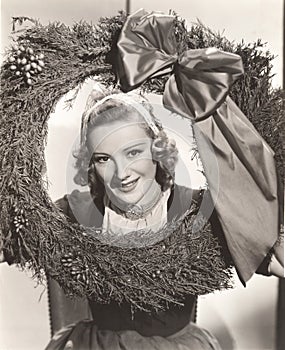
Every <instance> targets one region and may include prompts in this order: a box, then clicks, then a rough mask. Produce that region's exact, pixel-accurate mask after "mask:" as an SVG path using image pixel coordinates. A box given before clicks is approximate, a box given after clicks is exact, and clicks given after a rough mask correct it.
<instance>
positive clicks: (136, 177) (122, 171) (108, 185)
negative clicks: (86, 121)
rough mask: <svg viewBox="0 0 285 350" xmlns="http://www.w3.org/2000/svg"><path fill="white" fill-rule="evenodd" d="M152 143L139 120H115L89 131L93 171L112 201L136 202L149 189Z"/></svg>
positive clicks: (152, 173)
mask: <svg viewBox="0 0 285 350" xmlns="http://www.w3.org/2000/svg"><path fill="white" fill-rule="evenodd" d="M151 146H152V139H151V138H150V137H149V136H148V135H147V133H146V131H145V130H144V129H143V128H142V126H141V125H140V124H139V123H129V122H124V121H114V122H110V123H107V124H104V125H100V126H96V127H95V128H94V129H93V130H92V131H91V132H90V133H89V135H88V148H89V150H90V152H91V153H92V154H93V161H94V162H95V168H96V173H97V175H98V177H99V179H100V180H101V181H102V183H103V184H104V186H105V190H106V192H107V194H108V196H109V198H110V200H111V201H112V202H113V203H115V204H117V205H118V204H119V205H120V204H135V203H138V202H139V201H140V200H141V199H142V198H143V196H144V195H145V194H147V193H148V192H150V191H152V187H153V185H154V183H155V182H156V180H155V175H156V167H157V164H156V162H155V161H153V159H152V152H151Z"/></svg>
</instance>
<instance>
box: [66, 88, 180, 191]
mask: <svg viewBox="0 0 285 350" xmlns="http://www.w3.org/2000/svg"><path fill="white" fill-rule="evenodd" d="M122 96H123V94H122V93H121V92H119V91H115V93H114V90H113V91H112V94H111V95H110V94H109V95H108V94H107V95H104V98H103V99H102V96H101V100H99V102H96V103H93V106H91V108H90V103H89V106H88V107H89V108H88V109H87V111H86V112H85V113H84V115H83V119H82V133H81V146H80V148H79V149H78V150H77V151H76V152H74V154H73V156H74V157H75V158H76V162H75V168H76V169H77V173H76V175H75V177H74V182H75V183H76V184H78V185H81V186H86V185H87V184H88V185H89V187H90V191H91V195H92V196H93V197H94V198H97V197H98V196H103V195H104V193H105V189H104V185H103V184H102V182H101V181H100V180H99V178H98V176H97V174H96V168H95V162H94V161H93V157H92V154H91V152H90V151H89V149H88V135H89V133H90V132H91V130H93V129H94V128H95V127H97V126H100V125H105V124H107V123H111V122H114V121H118V120H122V121H125V122H132V123H133V122H138V123H139V125H140V126H141V127H142V128H143V129H144V130H145V131H146V134H147V135H148V136H149V137H150V138H151V139H152V140H153V142H152V146H151V152H152V157H153V160H154V161H156V162H157V171H156V181H157V182H158V183H159V184H160V186H161V189H162V191H166V190H167V189H168V188H170V187H171V186H172V185H173V183H174V178H175V166H176V163H177V160H178V149H177V147H176V144H175V141H174V140H170V139H169V138H168V137H167V135H166V133H165V131H164V130H163V128H162V125H161V123H160V122H159V121H158V120H157V118H156V117H155V116H154V114H153V108H152V106H151V104H150V103H149V102H148V101H147V100H146V99H145V98H143V97H141V96H140V97H138V96H137V97H135V98H134V101H135V104H134V105H132V104H131V103H130V102H129V101H127V100H126V99H125V98H124V96H123V97H122ZM129 100H130V98H129ZM131 100H132V98H131ZM97 101H98V100H97ZM137 103H139V104H140V106H142V108H143V109H144V111H143V114H144V116H143V115H142V113H140V111H141V112H142V109H141V107H140V108H139V111H138V108H136V107H135V106H136V104H137ZM145 112H147V113H148V115H149V116H148V117H147V118H146V117H145ZM146 119H147V120H146Z"/></svg>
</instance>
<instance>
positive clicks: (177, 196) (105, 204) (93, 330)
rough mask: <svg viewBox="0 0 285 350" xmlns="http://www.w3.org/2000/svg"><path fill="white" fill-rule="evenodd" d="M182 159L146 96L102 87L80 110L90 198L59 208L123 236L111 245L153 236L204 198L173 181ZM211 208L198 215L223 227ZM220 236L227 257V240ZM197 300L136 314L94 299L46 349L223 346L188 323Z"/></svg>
mask: <svg viewBox="0 0 285 350" xmlns="http://www.w3.org/2000/svg"><path fill="white" fill-rule="evenodd" d="M98 100H99V101H98ZM177 156H178V151H177V148H176V146H175V143H174V142H173V141H171V140H169V139H168V138H167V136H166V134H165V132H164V131H163V129H162V127H161V125H160V123H159V122H158V121H157V120H156V118H155V117H154V115H153V113H152V109H151V106H150V104H149V103H147V101H146V100H145V99H143V98H142V97H141V96H136V95H129V94H121V93H114V92H113V93H112V94H107V95H106V96H104V97H102V96H98V92H97V93H96V96H94V94H93V96H92V95H91V98H90V100H89V103H88V104H87V111H86V112H85V113H84V115H83V119H82V135H81V147H80V150H79V151H78V152H77V154H76V158H77V161H76V168H77V169H78V173H77V175H76V177H75V181H76V182H77V183H79V184H81V185H85V184H87V183H88V185H89V187H90V193H91V197H90V196H89V195H88V194H87V193H80V192H79V191H74V192H73V193H72V194H71V195H70V196H65V197H64V198H63V199H61V200H59V201H58V205H59V206H60V208H61V209H62V210H63V211H64V212H65V213H66V215H68V216H69V217H70V218H71V219H72V220H73V221H75V222H79V223H81V224H83V225H85V226H91V227H93V226H95V227H102V228H103V232H106V233H108V234H107V235H106V237H107V239H110V237H119V240H118V241H116V240H111V241H110V240H109V241H108V243H109V244H118V242H119V243H120V242H121V240H122V241H123V240H124V236H125V235H126V234H127V233H130V232H138V231H141V230H142V231H146V232H147V233H148V235H149V236H154V237H156V233H157V232H159V231H160V230H161V229H163V227H164V226H165V225H166V224H167V222H169V221H171V220H173V219H177V218H179V217H181V216H183V215H184V214H185V212H186V211H187V210H188V209H189V208H190V207H191V202H192V197H193V199H194V200H195V201H199V198H201V194H202V192H201V191H192V190H191V189H189V188H185V187H181V186H177V185H175V184H174V177H175V165H176V162H177ZM207 198H208V199H209V197H207ZM212 211H213V206H212V205H211V201H210V200H208V201H206V203H205V201H203V203H202V205H201V212H202V213H203V215H204V216H206V217H207V219H208V218H209V217H211V222H212V226H213V230H214V231H215V232H220V231H221V228H220V226H219V222H218V220H217V218H216V216H215V212H213V213H212ZM202 221H203V220H202ZM103 236H104V234H103ZM102 239H105V241H106V238H104V237H103V238H102ZM159 239H161V238H160V237H157V240H159ZM220 241H221V243H222V244H223V250H224V254H225V256H228V255H229V253H228V250H227V245H226V243H225V241H224V240H223V237H220ZM151 242H152V243H153V242H156V241H153V240H151ZM144 244H149V241H148V240H147V241H145V240H139V241H136V240H134V241H128V246H131V247H134V246H140V247H141V246H143V245H144ZM69 262H70V261H69V260H68V259H66V260H65V261H63V263H64V264H66V265H68V264H69ZM194 303H195V296H191V295H189V296H188V297H187V299H186V300H185V302H184V306H182V307H177V306H176V307H174V306H172V307H170V308H169V309H168V310H167V311H164V312H159V313H155V314H154V313H153V314H149V313H145V312H143V311H137V312H136V313H134V314H132V310H131V306H130V305H129V304H127V303H122V304H121V305H117V304H115V303H111V304H107V305H101V304H99V303H96V302H94V301H90V308H91V311H92V316H93V321H82V322H79V323H77V324H76V325H71V326H70V327H66V328H65V329H63V330H62V331H60V332H59V333H57V334H56V335H55V336H54V338H53V339H52V340H51V342H50V344H49V345H48V346H47V348H46V349H47V350H51V349H171V350H173V349H195V350H196V349H220V347H219V345H218V343H217V341H216V339H215V338H213V337H212V336H211V335H210V334H209V333H208V332H207V331H205V330H202V329H200V328H198V327H197V326H196V325H194V324H192V323H191V322H190V319H191V313H192V309H193V307H194Z"/></svg>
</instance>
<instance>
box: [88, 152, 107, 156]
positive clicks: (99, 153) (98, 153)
mask: <svg viewBox="0 0 285 350" xmlns="http://www.w3.org/2000/svg"><path fill="white" fill-rule="evenodd" d="M98 155H104V156H108V157H109V156H110V155H109V154H108V153H105V152H93V154H92V156H98Z"/></svg>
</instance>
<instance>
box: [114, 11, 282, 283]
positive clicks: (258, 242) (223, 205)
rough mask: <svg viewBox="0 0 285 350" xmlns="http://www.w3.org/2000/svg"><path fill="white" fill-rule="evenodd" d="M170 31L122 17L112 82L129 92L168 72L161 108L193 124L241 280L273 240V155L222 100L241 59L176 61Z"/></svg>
mask: <svg viewBox="0 0 285 350" xmlns="http://www.w3.org/2000/svg"><path fill="white" fill-rule="evenodd" d="M174 25H175V18H174V17H173V16H170V15H169V16H168V15H162V14H158V13H150V14H149V13H147V12H146V11H144V10H139V11H137V12H136V13H134V14H133V15H131V16H129V17H128V19H127V21H126V23H125V25H124V27H123V29H122V32H121V34H120V37H119V40H118V51H119V55H118V78H119V82H120V85H121V88H122V90H123V91H129V90H132V89H134V88H136V87H138V86H139V85H141V84H142V83H143V82H144V81H145V80H146V79H148V78H151V77H155V76H156V75H159V74H163V73H165V71H169V72H171V73H172V74H171V76H170V78H169V80H168V81H167V83H166V85H165V90H164V94H163V103H164V106H165V107H166V108H168V109H171V110H174V111H175V112H176V113H179V114H181V115H182V116H184V117H186V118H190V119H192V121H193V130H194V134H195V138H196V141H197V146H198V151H199V154H200V157H201V160H202V163H203V167H204V170H205V174H206V178H207V181H208V184H209V189H210V193H211V196H212V198H213V199H214V201H215V209H216V212H217V215H218V217H219V220H220V223H221V226H222V229H223V231H224V234H225V237H226V240H227V245H228V248H229V250H230V252H231V255H232V257H233V260H234V263H235V266H236V269H237V272H238V273H239V276H240V278H241V280H242V281H243V282H245V281H247V280H248V279H249V278H250V277H251V275H252V274H253V273H254V272H255V271H256V269H257V267H258V266H259V264H260V263H261V262H262V260H263V258H264V257H265V256H266V254H267V252H268V250H269V249H270V248H271V247H272V245H273V244H274V242H275V241H276V239H277V236H278V201H277V179H276V170H275V162H274V157H273V155H274V154H273V151H272V150H271V149H270V147H269V146H268V145H267V144H266V142H265V141H264V140H263V139H262V138H261V136H260V135H259V134H258V133H257V131H256V130H255V128H254V127H253V125H252V124H251V123H250V122H249V120H248V119H247V118H246V117H245V116H244V114H243V113H242V112H241V111H240V110H239V108H238V107H237V106H236V105H235V104H234V102H233V101H232V100H231V99H230V98H229V97H227V95H228V92H229V89H230V87H231V86H232V84H233V83H234V81H235V80H236V79H237V78H239V77H240V76H241V75H242V73H243V66H242V62H241V58H240V57H239V56H238V55H235V54H232V53H228V52H223V51H220V50H218V49H215V48H208V49H197V50H187V51H185V52H184V53H182V54H180V55H179V54H178V50H177V42H176V39H175V34H174ZM211 150H212V151H213V152H212V151H211ZM213 158H214V160H213ZM213 163H215V164H214V165H213ZM215 166H218V170H219V172H218V174H217V172H215V171H214V170H215V169H214V167H215ZM265 215H266V220H264V216H265Z"/></svg>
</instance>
